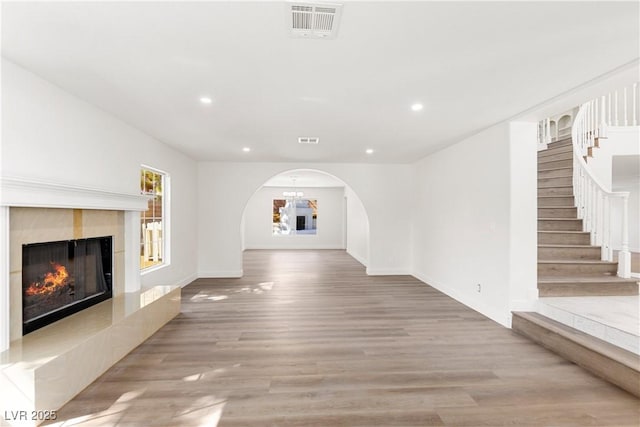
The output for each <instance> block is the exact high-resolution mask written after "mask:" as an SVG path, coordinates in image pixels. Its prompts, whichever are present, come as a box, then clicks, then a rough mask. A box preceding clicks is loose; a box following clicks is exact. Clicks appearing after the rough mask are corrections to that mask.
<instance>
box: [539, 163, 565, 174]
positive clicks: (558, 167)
mask: <svg viewBox="0 0 640 427" xmlns="http://www.w3.org/2000/svg"><path fill="white" fill-rule="evenodd" d="M546 163H549V162H546ZM541 165H544V163H538V172H548V171H557V170H560V169H571V170H573V166H556V167H552V168H546V169H541V168H540V166H541Z"/></svg>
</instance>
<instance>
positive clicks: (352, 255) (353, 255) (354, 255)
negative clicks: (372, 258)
mask: <svg viewBox="0 0 640 427" xmlns="http://www.w3.org/2000/svg"><path fill="white" fill-rule="evenodd" d="M346 252H347V254H348V255H349V256H350V257H351V258H353V259H355V260H356V261H358V262H359V263H360V264H362V265H363V266H365V267H366V266H367V260H365V259H364V257H361V256H360V255H358V254H356V253H352V252H350V251H349V250H348V249H347V250H346Z"/></svg>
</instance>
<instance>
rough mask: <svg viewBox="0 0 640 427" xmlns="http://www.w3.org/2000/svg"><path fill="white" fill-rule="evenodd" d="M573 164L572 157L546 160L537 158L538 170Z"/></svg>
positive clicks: (566, 166) (565, 166)
mask: <svg viewBox="0 0 640 427" xmlns="http://www.w3.org/2000/svg"><path fill="white" fill-rule="evenodd" d="M572 166H573V159H567V160H551V161H550V160H548V159H538V170H546V169H558V168H568V167H572Z"/></svg>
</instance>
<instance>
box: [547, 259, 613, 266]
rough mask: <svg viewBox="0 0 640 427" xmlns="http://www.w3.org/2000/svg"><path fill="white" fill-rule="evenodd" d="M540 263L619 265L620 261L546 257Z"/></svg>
mask: <svg viewBox="0 0 640 427" xmlns="http://www.w3.org/2000/svg"><path fill="white" fill-rule="evenodd" d="M538 264H585V265H586V264H601V265H617V264H618V263H617V262H615V261H602V260H596V259H572V260H567V259H559V260H552V259H544V260H541V259H539V260H538Z"/></svg>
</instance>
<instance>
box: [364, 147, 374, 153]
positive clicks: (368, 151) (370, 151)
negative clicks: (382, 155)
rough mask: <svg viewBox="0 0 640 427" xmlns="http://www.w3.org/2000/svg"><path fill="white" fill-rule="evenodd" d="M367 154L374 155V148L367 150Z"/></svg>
mask: <svg viewBox="0 0 640 427" xmlns="http://www.w3.org/2000/svg"><path fill="white" fill-rule="evenodd" d="M365 153H367V154H373V149H372V148H367V151H365Z"/></svg>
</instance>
